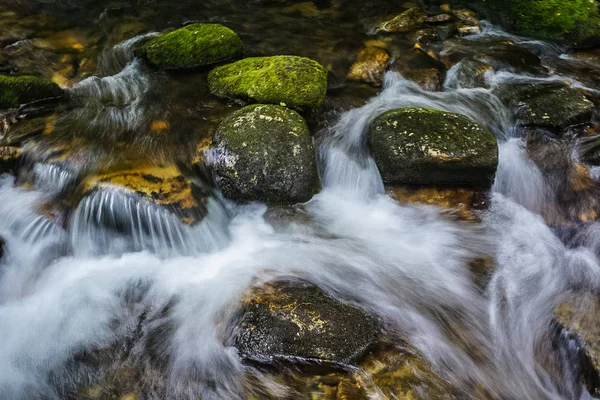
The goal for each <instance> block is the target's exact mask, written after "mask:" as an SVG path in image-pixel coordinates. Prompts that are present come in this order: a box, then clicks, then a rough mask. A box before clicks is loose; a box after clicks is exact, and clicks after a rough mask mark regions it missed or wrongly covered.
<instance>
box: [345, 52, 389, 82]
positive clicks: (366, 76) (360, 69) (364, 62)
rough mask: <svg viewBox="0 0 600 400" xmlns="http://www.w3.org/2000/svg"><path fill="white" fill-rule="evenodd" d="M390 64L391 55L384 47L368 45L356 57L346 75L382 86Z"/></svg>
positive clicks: (349, 77)
mask: <svg viewBox="0 0 600 400" xmlns="http://www.w3.org/2000/svg"><path fill="white" fill-rule="evenodd" d="M389 65H390V56H389V55H388V53H387V51H385V49H384V48H381V47H378V46H374V45H367V46H365V47H364V48H363V49H362V50H361V51H360V53H358V56H357V58H356V61H355V62H354V64H352V67H350V71H349V72H348V75H347V76H346V78H347V79H349V80H351V81H359V82H365V83H370V84H372V85H374V86H381V84H382V83H383V75H384V74H385V71H386V70H387V68H388V67H389Z"/></svg>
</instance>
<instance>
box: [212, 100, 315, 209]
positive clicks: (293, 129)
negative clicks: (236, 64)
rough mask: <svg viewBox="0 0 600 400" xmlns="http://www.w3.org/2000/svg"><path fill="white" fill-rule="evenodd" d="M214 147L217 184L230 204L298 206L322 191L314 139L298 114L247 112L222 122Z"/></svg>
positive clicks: (258, 108)
mask: <svg viewBox="0 0 600 400" xmlns="http://www.w3.org/2000/svg"><path fill="white" fill-rule="evenodd" d="M213 144H214V146H215V147H216V148H215V149H213V152H214V161H213V162H214V167H215V169H216V174H217V183H218V185H219V187H220V188H221V190H222V191H223V193H224V194H225V196H227V197H229V198H232V199H235V200H241V201H255V200H258V201H265V202H268V203H296V202H304V201H307V200H309V199H310V198H311V197H312V195H313V194H314V192H315V190H316V189H317V187H318V183H319V179H318V175H317V167H316V160H315V149H314V147H313V142H312V137H311V136H310V132H309V130H308V126H307V125H306V122H305V121H304V119H303V118H302V117H301V116H300V115H299V114H298V113H296V112H295V111H292V110H289V109H287V108H285V107H281V106H275V105H260V104H258V105H251V106H247V107H244V108H242V109H241V110H238V111H237V112H235V113H233V114H232V115H230V116H229V117H227V118H226V119H225V120H224V121H223V122H221V124H220V125H219V127H218V128H217V131H216V132H215V135H214V138H213Z"/></svg>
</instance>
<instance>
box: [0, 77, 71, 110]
mask: <svg viewBox="0 0 600 400" xmlns="http://www.w3.org/2000/svg"><path fill="white" fill-rule="evenodd" d="M62 94H63V91H62V89H61V88H59V87H58V85H56V84H55V83H54V82H52V81H49V80H47V79H44V78H40V77H37V76H7V75H0V107H6V108H15V107H19V106H20V105H21V104H25V103H31V102H32V101H36V100H42V99H46V98H50V97H59V96H61V95H62Z"/></svg>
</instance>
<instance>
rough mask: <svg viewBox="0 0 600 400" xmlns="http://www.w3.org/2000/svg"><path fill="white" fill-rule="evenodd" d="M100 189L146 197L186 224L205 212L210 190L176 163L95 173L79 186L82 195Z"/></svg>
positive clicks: (145, 198)
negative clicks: (174, 164)
mask: <svg viewBox="0 0 600 400" xmlns="http://www.w3.org/2000/svg"><path fill="white" fill-rule="evenodd" d="M97 191H117V192H120V193H121V194H123V195H125V196H133V197H135V198H139V199H143V200H145V201H147V202H150V203H153V204H155V205H157V206H159V207H161V208H164V209H166V210H168V211H169V212H172V213H173V214H175V215H177V216H178V217H179V218H180V219H181V221H182V222H184V223H187V224H194V223H197V222H199V221H200V220H201V219H202V218H203V217H204V215H206V207H205V201H206V199H207V197H208V190H207V189H206V188H204V187H201V186H200V185H198V184H197V183H196V181H195V180H192V179H190V178H189V177H187V176H184V175H182V173H181V172H180V171H179V169H178V168H176V167H175V166H164V167H140V168H136V169H131V170H124V171H117V172H110V173H106V174H98V175H92V176H89V177H87V178H86V179H85V180H84V181H83V182H82V184H81V187H80V188H78V190H77V192H78V194H79V195H80V196H79V197H80V198H83V197H84V196H87V195H90V194H92V193H94V192H97ZM128 222H130V221H128ZM117 223H118V221H117ZM116 228H119V227H116Z"/></svg>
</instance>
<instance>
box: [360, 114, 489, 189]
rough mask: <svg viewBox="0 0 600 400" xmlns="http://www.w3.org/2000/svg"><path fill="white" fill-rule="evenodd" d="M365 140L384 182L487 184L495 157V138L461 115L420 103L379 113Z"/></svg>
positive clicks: (480, 185)
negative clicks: (422, 106) (420, 105)
mask: <svg viewBox="0 0 600 400" xmlns="http://www.w3.org/2000/svg"><path fill="white" fill-rule="evenodd" d="M369 144H370V146H371V151H372V153H373V157H374V159H375V162H376V163H377V166H378V168H379V171H380V173H381V176H382V178H383V180H384V181H385V182H388V183H411V184H421V185H429V184H435V185H459V186H463V185H464V186H477V187H489V185H490V184H491V182H492V180H493V176H494V173H495V171H496V166H497V163H498V146H497V143H496V138H495V137H494V135H493V134H492V133H490V132H489V131H488V130H487V129H485V128H484V127H481V126H479V125H478V124H476V123H475V122H473V121H471V120H470V119H469V118H467V117H465V116H464V115H460V114H455V113H450V112H445V111H438V110H431V109H426V108H400V109H396V110H391V111H388V112H385V113H383V114H382V115H380V116H378V117H377V118H375V120H373V122H372V123H371V125H370V127H369Z"/></svg>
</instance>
